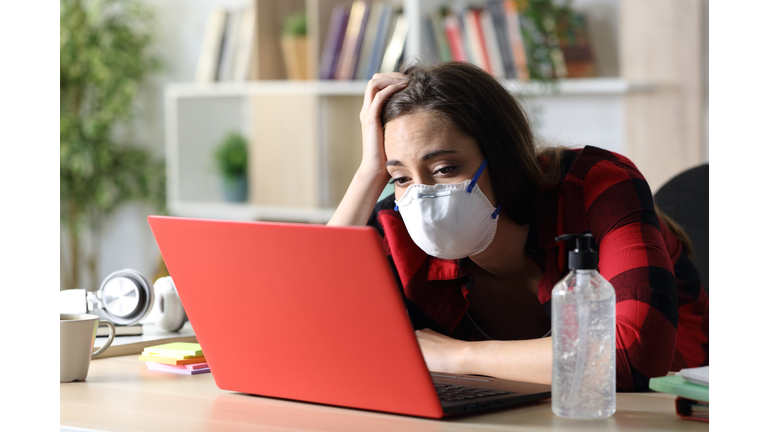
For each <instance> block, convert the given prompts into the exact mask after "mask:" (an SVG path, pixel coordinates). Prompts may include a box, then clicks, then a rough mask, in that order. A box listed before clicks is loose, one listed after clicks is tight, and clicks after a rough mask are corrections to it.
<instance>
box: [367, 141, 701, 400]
mask: <svg viewBox="0 0 768 432" xmlns="http://www.w3.org/2000/svg"><path fill="white" fill-rule="evenodd" d="M566 153H567V154H566V156H565V157H564V159H563V161H562V170H561V175H562V176H561V182H560V183H559V184H558V185H557V186H555V187H550V188H547V189H543V190H540V191H539V195H538V199H537V202H536V208H535V216H534V220H533V221H532V222H531V226H530V231H529V234H528V239H527V241H526V254H527V256H528V257H529V258H531V259H532V260H534V261H535V262H536V263H537V264H538V266H539V268H540V269H541V271H542V272H543V276H542V278H541V280H540V282H539V285H538V287H539V294H538V297H539V301H540V303H541V305H542V307H543V308H544V309H545V310H546V311H547V313H550V298H551V292H552V288H553V287H554V285H555V284H556V283H557V282H558V281H559V280H560V279H562V278H563V277H564V276H565V275H566V274H567V272H568V268H567V253H566V252H567V251H568V248H567V246H565V245H561V244H559V243H556V242H555V237H557V236H559V235H561V234H566V233H584V232H590V233H592V236H593V237H594V239H595V243H596V244H597V249H598V251H599V271H600V274H602V275H603V277H605V278H606V279H608V280H609V281H610V282H611V284H612V285H613V287H614V288H615V289H616V367H617V370H616V381H617V383H616V384H617V387H618V389H619V390H624V391H631V390H633V391H638V390H646V389H648V380H649V379H650V378H652V377H657V376H663V375H666V374H667V372H668V371H671V370H679V369H681V368H685V367H696V366H703V365H707V364H709V298H708V297H707V294H706V292H705V291H704V290H703V288H702V286H701V283H700V281H699V276H698V273H697V272H696V269H695V268H694V267H693V264H692V262H691V261H690V260H689V259H688V256H687V255H686V254H685V252H684V251H683V249H682V244H681V242H680V240H679V239H678V238H677V237H675V236H674V235H673V234H672V233H671V232H670V231H669V230H668V229H667V227H666V226H665V225H664V224H663V223H662V222H660V221H659V219H658V217H657V216H656V212H655V210H654V205H653V196H652V194H651V190H650V188H649V187H648V183H647V182H646V181H645V179H644V178H643V176H642V175H641V174H640V172H639V171H638V170H637V168H636V167H635V165H634V164H633V163H632V162H631V161H629V160H628V159H627V158H625V157H624V156H621V155H619V154H616V153H612V152H609V151H607V150H602V149H599V148H595V147H585V148H584V149H583V150H575V151H570V152H566ZM545 162H546V161H544V160H542V163H545ZM368 224H369V225H371V226H373V227H375V228H376V229H377V230H378V231H379V233H380V234H381V235H382V239H383V242H384V247H385V250H386V252H387V255H388V256H389V258H390V263H391V265H392V266H393V272H394V273H395V275H396V278H397V279H398V282H399V283H400V286H401V289H402V290H403V294H404V300H405V303H406V306H407V307H408V311H409V314H410V317H411V320H412V321H413V325H414V327H415V328H425V327H429V328H432V329H434V330H436V331H440V332H442V333H445V334H448V335H451V333H452V332H455V330H456V328H457V325H458V324H459V322H460V321H461V320H462V318H463V317H464V314H465V312H466V311H467V308H468V306H469V305H468V302H467V300H466V294H467V292H468V289H469V288H468V285H471V282H470V283H468V282H469V281H470V280H471V277H470V275H469V274H468V271H467V269H466V266H465V265H464V263H465V262H466V261H465V260H444V259H440V258H435V257H432V256H429V255H427V254H426V253H425V252H424V251H422V250H421V249H420V248H419V247H418V246H416V244H415V243H414V242H413V240H411V237H410V236H409V235H408V231H407V230H406V228H405V225H404V223H403V221H402V218H401V217H400V214H399V213H398V212H395V211H394V196H390V197H389V198H386V199H384V200H382V201H380V202H379V203H378V204H377V205H376V208H375V209H374V211H373V213H372V215H371V218H370V219H369V221H368Z"/></svg>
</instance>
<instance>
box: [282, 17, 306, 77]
mask: <svg viewBox="0 0 768 432" xmlns="http://www.w3.org/2000/svg"><path fill="white" fill-rule="evenodd" d="M281 42H282V47H283V59H284V60H285V69H286V71H287V72H288V79H290V80H306V79H309V67H308V64H307V14H306V13H305V12H299V13H296V14H293V15H290V16H288V18H286V19H285V22H284V23H283V37H282V41H281Z"/></svg>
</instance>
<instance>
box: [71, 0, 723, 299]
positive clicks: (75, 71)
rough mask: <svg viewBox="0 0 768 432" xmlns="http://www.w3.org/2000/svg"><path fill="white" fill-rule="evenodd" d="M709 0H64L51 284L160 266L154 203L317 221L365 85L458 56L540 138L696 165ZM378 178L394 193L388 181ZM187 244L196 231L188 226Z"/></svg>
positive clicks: (335, 185)
mask: <svg viewBox="0 0 768 432" xmlns="http://www.w3.org/2000/svg"><path fill="white" fill-rule="evenodd" d="M708 11H709V4H708V1H707V0H675V1H668V0H573V1H570V2H567V1H557V0H527V1H516V0H515V1H513V0H507V1H499V0H497V1H494V0H491V1H486V0H479V1H452V0H442V1H438V0H404V1H375V0H374V1H368V2H363V1H353V0H349V1H342V0H288V1H279V2H278V1H266V0H196V1H182V0H130V1H128V0H87V1H86V0H82V1H78V0H61V106H60V107H61V114H60V116H61V167H60V169H61V221H62V223H61V254H60V256H61V288H62V289H66V288H87V289H89V290H95V289H97V288H98V286H99V284H100V282H101V280H102V279H103V278H104V277H105V276H106V275H108V274H109V273H111V272H113V271H115V270H118V269H122V268H133V269H135V270H137V271H139V272H141V273H142V274H144V275H146V276H147V277H148V278H150V279H151V280H155V279H156V278H157V277H159V276H161V275H164V274H165V271H166V270H165V268H164V266H163V264H162V260H161V257H160V255H159V251H158V250H157V246H156V245H155V242H154V239H153V237H152V234H151V232H150V230H149V226H148V224H147V222H146V217H147V215H150V214H169V215H177V216H191V217H209V218H221V219H234V220H275V221H290V222H309V223H324V222H325V221H327V219H328V218H329V217H330V216H331V214H332V213H333V209H334V207H335V206H336V205H337V204H338V202H339V200H340V199H341V196H342V194H343V193H344V191H345V190H346V187H347V185H348V183H349V181H350V180H351V178H352V175H353V174H354V171H355V170H356V168H357V164H358V162H359V160H360V156H361V153H360V145H361V141H360V140H361V138H360V137H361V133H360V126H359V120H358V113H359V110H360V107H361V106H362V95H363V92H364V89H365V85H366V80H367V79H368V78H369V77H370V76H371V75H372V74H373V73H374V72H377V71H386V70H396V69H397V68H398V67H399V65H400V64H401V63H402V62H404V61H412V60H413V59H419V60H420V61H423V62H434V61H444V60H461V61H470V62H472V63H475V64H477V65H478V66H480V67H482V68H484V69H486V70H488V71H489V72H490V73H492V74H494V75H495V76H497V77H498V78H499V79H500V80H501V81H502V82H503V83H504V85H505V86H506V87H507V88H508V89H509V91H511V92H513V94H515V95H516V96H518V97H519V98H520V99H521V100H522V101H523V102H524V104H525V106H526V108H527V110H528V112H529V116H530V117H531V121H532V123H533V125H534V127H535V131H536V135H537V139H538V141H539V144H540V145H565V146H571V147H582V146H584V145H593V146H598V147H602V148H606V149H609V150H612V151H616V152H619V153H622V154H625V155H627V156H628V157H629V158H630V159H632V160H633V161H634V162H635V163H636V164H637V165H638V167H639V168H640V170H641V171H642V172H643V173H644V174H645V176H646V178H647V179H648V181H649V183H650V185H651V188H652V190H654V191H656V190H658V188H660V187H661V186H662V185H663V184H664V183H665V182H666V181H667V180H669V179H670V178H672V177H673V176H674V175H675V174H677V173H679V172H682V171H684V170H686V169H688V168H691V167H694V166H697V165H700V164H702V163H706V162H708V159H709V144H708V136H707V129H708V99H709V92H708V86H709V73H708V61H709V59H708V56H707V52H708V48H709V47H708V38H709V26H708ZM383 193H386V191H384V192H383ZM190 241H193V239H190Z"/></svg>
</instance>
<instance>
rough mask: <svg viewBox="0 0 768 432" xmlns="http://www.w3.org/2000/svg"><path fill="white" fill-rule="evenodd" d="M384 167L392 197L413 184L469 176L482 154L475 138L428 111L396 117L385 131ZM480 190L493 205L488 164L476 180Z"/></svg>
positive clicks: (453, 181)
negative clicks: (391, 188) (385, 167)
mask: <svg viewBox="0 0 768 432" xmlns="http://www.w3.org/2000/svg"><path fill="white" fill-rule="evenodd" d="M384 151H385V153H386V155H387V171H389V174H390V175H391V176H392V179H393V180H394V184H395V199H400V197H401V196H402V195H403V193H405V190H406V189H407V188H408V186H410V185H412V184H425V185H433V184H437V183H461V182H463V181H465V180H469V179H471V178H472V177H473V176H474V175H475V172H476V171H477V169H478V168H480V164H482V163H483V155H482V153H480V147H479V145H478V144H477V141H476V140H475V139H474V138H472V137H470V136H467V135H466V134H464V132H462V131H461V130H460V129H459V128H458V127H456V126H454V125H453V123H451V122H449V121H440V119H439V118H438V117H436V116H435V115H433V114H430V113H427V112H423V111H420V112H416V113H413V114H408V115H405V116H402V117H398V118H396V119H394V120H392V121H390V122H389V123H387V128H386V130H385V132H384ZM477 184H478V186H479V187H480V190H481V191H482V192H483V194H484V195H485V196H486V197H487V198H488V200H489V201H490V202H491V204H492V205H493V206H496V198H495V196H494V195H493V190H492V189H491V182H490V177H489V176H488V168H486V169H485V170H483V173H482V174H481V175H480V179H479V180H478V181H477Z"/></svg>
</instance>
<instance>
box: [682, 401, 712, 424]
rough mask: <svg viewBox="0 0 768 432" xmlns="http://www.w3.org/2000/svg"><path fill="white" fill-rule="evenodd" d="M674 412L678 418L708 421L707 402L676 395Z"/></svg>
mask: <svg viewBox="0 0 768 432" xmlns="http://www.w3.org/2000/svg"><path fill="white" fill-rule="evenodd" d="M675 412H676V413H677V415H678V416H679V417H680V418H683V419H686V420H697V421H703V422H707V423H709V402H702V401H697V400H692V399H687V398H684V397H680V396H678V397H677V399H675Z"/></svg>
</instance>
